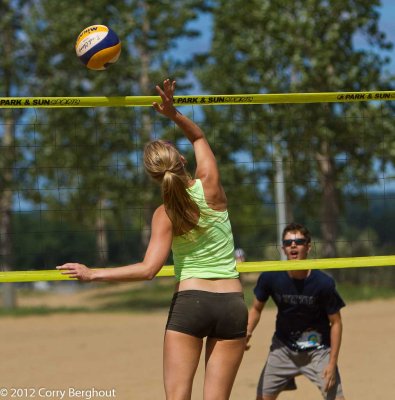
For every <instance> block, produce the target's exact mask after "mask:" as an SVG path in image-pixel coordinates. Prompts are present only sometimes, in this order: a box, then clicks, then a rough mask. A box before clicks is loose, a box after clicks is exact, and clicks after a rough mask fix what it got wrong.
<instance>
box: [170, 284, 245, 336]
mask: <svg viewBox="0 0 395 400" xmlns="http://www.w3.org/2000/svg"><path fill="white" fill-rule="evenodd" d="M247 322H248V310H247V306H246V304H245V302H244V296H243V293H240V292H231V293H214V292H206V291H204V290H183V291H180V292H176V293H174V296H173V300H172V303H171V307H170V311H169V318H168V320H167V325H166V329H167V330H171V331H177V332H182V333H187V334H188V335H192V336H196V337H199V338H203V337H206V336H207V337H211V338H216V339H237V338H242V337H245V336H246V332H247Z"/></svg>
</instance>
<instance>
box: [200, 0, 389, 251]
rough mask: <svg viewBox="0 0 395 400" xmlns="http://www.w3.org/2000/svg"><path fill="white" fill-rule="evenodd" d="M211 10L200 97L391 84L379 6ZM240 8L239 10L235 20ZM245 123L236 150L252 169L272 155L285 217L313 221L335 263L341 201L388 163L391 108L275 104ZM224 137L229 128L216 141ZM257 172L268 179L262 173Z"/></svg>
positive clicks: (230, 5) (363, 0)
mask: <svg viewBox="0 0 395 400" xmlns="http://www.w3.org/2000/svg"><path fill="white" fill-rule="evenodd" d="M214 3H215V6H214V11H213V18H214V35H213V42H212V47H211V49H210V51H209V53H208V54H206V55H204V54H202V55H200V56H199V58H198V61H200V63H201V65H202V67H201V68H199V70H198V76H199V78H200V80H201V82H202V85H203V88H204V89H206V90H210V91H211V92H214V93H216V92H217V93H218V92H219V91H221V92H225V93H259V92H260V93H262V92H263V93H265V92H269V93H282V92H299V93H300V92H336V91H342V92H343V91H361V90H380V89H386V90H389V89H391V87H392V86H391V79H390V78H391V77H389V76H385V74H384V72H383V70H384V66H385V65H386V64H387V63H388V57H383V56H381V55H380V53H379V50H381V51H385V50H387V51H388V50H390V49H391V48H392V45H391V43H389V42H388V41H387V40H386V38H385V35H384V34H383V33H382V32H381V31H380V28H379V24H378V17H379V14H378V7H379V5H380V2H379V1H370V0H348V1H338V0H331V1H326V0H325V1H324V0H308V1H285V0H276V1H269V0H253V1H249V2H248V3H246V2H244V1H241V0H235V1H233V2H228V1H224V0H218V1H216V2H214ZM239 9H243V13H237V17H236V10H239ZM357 36H361V37H364V38H365V39H366V41H367V42H368V43H369V48H368V49H363V48H358V47H357V46H356V45H355V38H356V37H357ZM203 62H204V63H203ZM224 76H226V79H225V80H224V79H223V77H224ZM361 109H362V111H361ZM227 112H228V111H227V110H224V111H223V113H224V114H225V115H227ZM237 112H238V111H236V113H237ZM239 112H240V114H242V113H243V112H244V111H243V109H240V111H239ZM229 117H230V116H229V115H228V118H229ZM208 118H210V116H208ZM225 118H226V117H225ZM248 118H249V119H253V120H255V121H257V124H256V128H255V129H253V130H250V129H249V128H250V127H249V126H248V127H246V129H244V130H241V131H240V132H239V134H240V136H241V138H240V141H243V140H245V141H244V142H242V143H240V144H239V146H240V149H241V150H243V151H245V152H247V153H248V154H249V155H250V157H251V159H252V160H253V162H254V163H259V162H260V161H262V159H263V158H266V159H267V158H268V157H270V154H274V155H275V153H277V154H280V155H281V157H282V158H283V163H284V165H285V176H286V180H287V203H288V207H289V219H293V218H292V215H293V213H295V211H296V210H297V209H299V208H303V209H304V211H305V213H304V215H305V216H306V217H307V215H308V214H313V216H314V217H316V218H317V219H319V220H320V221H321V233H322V235H323V239H324V242H325V246H324V248H323V253H322V255H323V256H325V257H329V256H335V255H336V248H335V241H336V236H337V233H338V225H337V224H338V220H339V219H340V210H341V208H342V207H343V204H344V203H343V200H344V198H345V195H346V194H347V192H350V191H351V192H357V193H361V191H362V190H363V188H365V187H366V186H368V185H371V184H373V183H376V182H377V181H378V178H379V176H380V173H381V171H382V170H380V168H377V165H380V166H381V168H383V169H385V166H386V165H387V164H388V163H392V165H393V161H394V160H393V158H391V156H390V152H389V149H392V148H393V142H394V140H393V132H394V122H393V121H394V120H393V110H392V109H391V108H390V106H389V105H387V104H382V105H380V106H378V105H377V104H374V103H365V104H363V105H362V106H361V105H360V104H358V105H355V104H352V103H349V104H346V103H345V104H341V103H337V104H318V105H314V104H313V105H312V104H307V105H274V106H271V107H268V106H262V107H260V108H258V107H257V108H256V110H254V111H253V112H251V111H250V109H249V110H248ZM229 119H230V118H229ZM241 119H243V118H241ZM245 119H247V115H245V118H244V120H245ZM230 120H231V119H230ZM258 121H259V122H258ZM232 122H233V119H232ZM231 132H232V131H231V129H230V128H228V129H227V131H226V132H223V135H224V136H226V135H230V134H231ZM247 132H250V136H248V134H247ZM251 134H252V135H253V136H254V139H255V140H254V141H250V137H251ZM378 134H379V140H378ZM247 138H249V142H247V141H246V139H247ZM276 147H277V150H275V149H276ZM391 151H392V150H391ZM273 168H274V164H273V166H272V167H271V169H273ZM261 172H262V173H265V175H266V176H267V177H268V178H270V180H271V181H273V174H272V172H271V171H270V166H269V169H268V170H266V171H265V170H264V169H263V170H262V171H261ZM269 188H270V187H269ZM271 190H272V191H273V188H271Z"/></svg>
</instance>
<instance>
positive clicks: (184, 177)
mask: <svg viewBox="0 0 395 400" xmlns="http://www.w3.org/2000/svg"><path fill="white" fill-rule="evenodd" d="M144 167H145V169H146V171H147V172H148V174H149V175H150V176H151V177H152V178H153V179H154V180H155V181H157V182H159V183H160V185H161V189H162V197H163V203H164V206H165V210H166V213H167V215H168V216H169V218H170V220H171V222H172V224H173V234H174V235H175V236H178V235H183V234H185V233H187V232H188V231H190V230H191V229H193V228H195V227H196V225H197V221H198V219H199V207H198V205H197V204H196V203H195V202H194V201H193V200H192V199H191V197H190V196H189V194H188V192H187V187H188V184H189V182H190V180H191V179H192V178H191V176H190V175H189V173H188V172H187V171H186V169H185V168H184V160H183V159H182V157H181V154H180V153H179V152H178V150H177V149H176V148H175V147H174V146H173V145H172V144H170V143H168V142H165V141H163V140H155V141H152V142H149V143H147V144H146V146H145V148H144Z"/></svg>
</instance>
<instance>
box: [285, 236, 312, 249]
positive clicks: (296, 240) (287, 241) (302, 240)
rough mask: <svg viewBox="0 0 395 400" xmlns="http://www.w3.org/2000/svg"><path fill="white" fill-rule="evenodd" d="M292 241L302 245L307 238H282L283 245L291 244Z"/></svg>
mask: <svg viewBox="0 0 395 400" xmlns="http://www.w3.org/2000/svg"><path fill="white" fill-rule="evenodd" d="M293 242H295V244H296V246H303V245H305V244H306V243H307V239H306V238H300V239H285V240H283V246H285V247H289V246H292V243H293Z"/></svg>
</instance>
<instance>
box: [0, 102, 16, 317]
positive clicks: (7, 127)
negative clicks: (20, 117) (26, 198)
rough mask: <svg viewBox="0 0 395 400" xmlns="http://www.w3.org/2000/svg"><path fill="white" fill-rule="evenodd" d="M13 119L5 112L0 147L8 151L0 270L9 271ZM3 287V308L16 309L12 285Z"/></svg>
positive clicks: (1, 196)
mask: <svg viewBox="0 0 395 400" xmlns="http://www.w3.org/2000/svg"><path fill="white" fill-rule="evenodd" d="M14 126H15V119H14V117H13V115H12V111H8V110H7V111H6V112H5V118H4V125H3V129H4V130H3V135H2V147H3V148H6V149H9V150H8V151H7V152H4V153H3V154H4V156H3V160H1V164H2V166H3V168H2V169H1V176H0V182H1V184H2V185H1V186H2V187H1V188H0V254H1V270H2V271H10V270H11V266H12V240H11V213H12V175H13V174H12V167H13V162H14V160H13V159H12V155H13V151H12V145H13V131H14ZM2 287H3V307H4V308H5V309H13V308H15V307H16V293H15V287H14V285H13V284H12V283H5V284H3V285H2Z"/></svg>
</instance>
